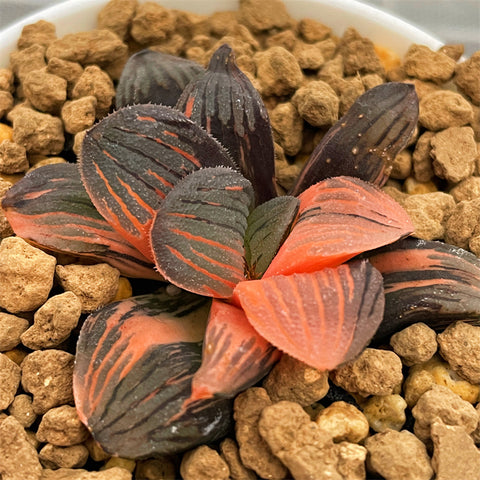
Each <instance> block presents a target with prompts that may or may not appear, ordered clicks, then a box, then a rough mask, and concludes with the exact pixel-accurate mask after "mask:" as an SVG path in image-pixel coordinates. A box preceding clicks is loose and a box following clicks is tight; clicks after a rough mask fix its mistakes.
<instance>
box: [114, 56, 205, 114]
mask: <svg viewBox="0 0 480 480" xmlns="http://www.w3.org/2000/svg"><path fill="white" fill-rule="evenodd" d="M204 71H205V69H204V68H203V67H202V66H201V65H199V64H198V63H196V62H193V61H191V60H187V59H186V58H181V57H176V56H173V55H169V54H167V53H163V52H156V51H154V50H149V49H148V48H147V49H145V50H141V51H139V52H137V53H135V54H133V55H132V56H131V57H130V58H129V59H128V61H127V63H126V64H125V66H124V67H123V70H122V75H121V76H120V80H119V81H118V86H117V91H116V95H115V105H116V107H117V109H119V108H122V107H125V106H127V105H135V104H139V103H156V104H162V105H168V106H170V107H174V106H175V104H176V103H177V101H178V99H179V97H180V95H181V93H182V91H183V89H184V88H185V87H186V86H187V85H188V83H189V82H190V81H191V80H192V79H193V78H194V77H196V76H197V75H199V74H201V73H202V72H204Z"/></svg>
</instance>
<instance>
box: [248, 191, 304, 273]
mask: <svg viewBox="0 0 480 480" xmlns="http://www.w3.org/2000/svg"><path fill="white" fill-rule="evenodd" d="M299 204H300V202H299V200H298V199H297V198H295V197H290V196H288V195H284V196H283V197H276V198H272V199H271V200H269V201H268V202H265V203H262V204H261V205H259V206H258V207H257V208H255V210H253V212H252V213H251V214H250V215H249V217H248V227H247V231H246V232H245V260H246V262H247V266H248V275H249V277H250V278H260V277H261V276H262V275H263V274H264V273H265V270H266V269H267V268H268V266H269V265H270V262H271V261H272V259H273V257H274V256H275V254H276V253H277V251H278V249H279V248H280V246H281V245H282V243H283V242H284V240H285V238H286V237H287V236H288V234H289V233H290V229H291V227H292V224H293V222H294V220H295V217H296V216H297V213H298V207H299Z"/></svg>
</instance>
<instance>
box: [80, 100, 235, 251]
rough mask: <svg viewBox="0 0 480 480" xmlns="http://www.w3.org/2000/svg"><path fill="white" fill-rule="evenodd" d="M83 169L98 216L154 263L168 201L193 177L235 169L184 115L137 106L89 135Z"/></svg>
mask: <svg viewBox="0 0 480 480" xmlns="http://www.w3.org/2000/svg"><path fill="white" fill-rule="evenodd" d="M79 165H80V173H81V175H82V180H83V182H84V184H85V187H86V189H87V193H88V194H89V195H90V198H91V199H92V201H93V204H94V205H95V207H96V208H97V210H98V211H99V212H100V213H101V214H102V216H103V217H104V218H105V219H106V220H107V221H108V222H109V223H110V224H111V225H112V227H113V228H115V230H117V231H118V232H120V233H121V234H122V235H123V236H125V238H126V239H127V240H128V241H129V242H130V243H132V244H133V245H134V246H135V247H136V248H138V250H140V251H141V252H142V253H143V254H144V255H145V256H147V257H149V258H151V251H150V247H149V245H148V236H149V232H150V226H151V223H152V220H153V216H154V214H155V212H156V210H157V209H158V206H159V204H160V203H161V200H162V199H163V198H164V197H165V195H166V194H167V193H168V192H169V191H170V190H171V189H172V188H173V186H174V185H175V184H176V183H177V182H178V181H179V180H181V179H182V178H184V177H185V176H186V175H188V174H189V173H190V172H193V171H195V170H198V169H199V168H202V167H214V166H219V165H224V166H230V167H232V166H233V163H232V161H231V159H230V157H229V156H228V154H227V153H226V151H225V150H224V149H223V147H221V145H220V144H219V143H218V142H217V141H216V140H215V139H214V138H212V137H211V136H210V135H208V134H207V132H205V130H203V129H202V128H201V127H199V126H198V125H196V124H195V123H193V122H192V121H191V120H189V119H188V118H186V117H185V115H183V114H182V113H181V112H179V111H177V110H174V109H173V108H170V107H166V106H164V105H134V106H130V107H125V108H122V109H120V110H118V111H116V112H114V113H113V114H111V115H110V116H108V117H106V118H104V119H103V120H101V121H100V122H99V123H97V124H96V125H95V126H94V127H92V128H91V129H90V130H89V131H88V132H87V134H86V136H85V139H84V141H83V144H82V149H81V155H80V161H79Z"/></svg>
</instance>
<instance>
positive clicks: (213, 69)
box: [177, 44, 276, 205]
mask: <svg viewBox="0 0 480 480" xmlns="http://www.w3.org/2000/svg"><path fill="white" fill-rule="evenodd" d="M177 108H178V109H179V110H181V111H183V112H185V114H186V115H187V117H189V118H191V119H192V120H193V121H194V122H196V123H198V124H199V125H202V126H203V127H204V128H205V129H206V130H207V131H208V132H209V133H211V134H212V135H213V136H214V137H215V138H216V139H217V140H218V141H219V142H220V143H221V144H222V145H224V146H225V147H226V148H227V150H228V151H229V152H230V153H231V154H232V157H233V159H234V160H235V161H236V162H237V164H238V165H239V166H240V170H241V172H242V174H243V175H244V176H245V177H246V178H248V180H250V181H251V182H252V185H253V187H254V190H255V200H256V204H257V205H259V204H261V203H263V202H265V201H267V200H269V199H270V198H273V197H275V196H276V190H275V165H274V148H273V137H272V131H271V127H270V120H269V118H268V113H267V109H266V108H265V105H264V104H263V101H262V99H261V97H260V95H259V93H258V92H257V90H256V89H255V88H254V87H253V85H252V84H251V82H250V80H249V79H248V77H247V76H246V75H245V74H244V73H243V72H242V71H241V70H240V69H239V68H238V66H237V64H236V62H235V54H234V53H233V50H232V49H231V48H230V46H229V45H226V44H225V45H222V46H221V47H220V48H219V49H218V50H217V51H216V52H214V54H213V55H212V58H211V60H210V64H209V65H208V69H207V71H206V73H204V74H203V75H199V76H198V77H197V78H196V79H194V80H193V81H192V82H190V84H189V85H187V87H186V88H185V90H184V91H183V93H182V95H181V97H180V98H179V100H178V103H177Z"/></svg>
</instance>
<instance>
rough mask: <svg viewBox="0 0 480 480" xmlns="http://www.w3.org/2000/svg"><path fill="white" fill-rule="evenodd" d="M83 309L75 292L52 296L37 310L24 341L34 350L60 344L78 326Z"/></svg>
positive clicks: (24, 335) (23, 338)
mask: <svg viewBox="0 0 480 480" xmlns="http://www.w3.org/2000/svg"><path fill="white" fill-rule="evenodd" d="M81 310H82V304H81V302H80V300H79V298H78V297H77V296H76V295H75V294H74V293H73V292H65V293H62V294H60V295H55V296H53V297H50V298H49V299H48V300H47V301H46V302H45V303H44V304H43V305H42V306H41V307H40V308H39V309H38V310H37V311H36V312H35V315H34V317H33V319H34V323H33V325H32V326H31V327H30V328H29V329H28V330H27V331H26V332H25V333H23V334H22V336H21V340H22V343H23V344H24V345H25V346H26V347H28V348H31V349H32V350H38V349H41V348H52V347H56V346H58V345H60V343H62V342H63V341H64V340H66V339H67V338H68V337H69V335H70V333H71V331H72V330H73V329H74V328H75V327H76V326H77V323H78V320H79V319H80V314H81Z"/></svg>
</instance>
